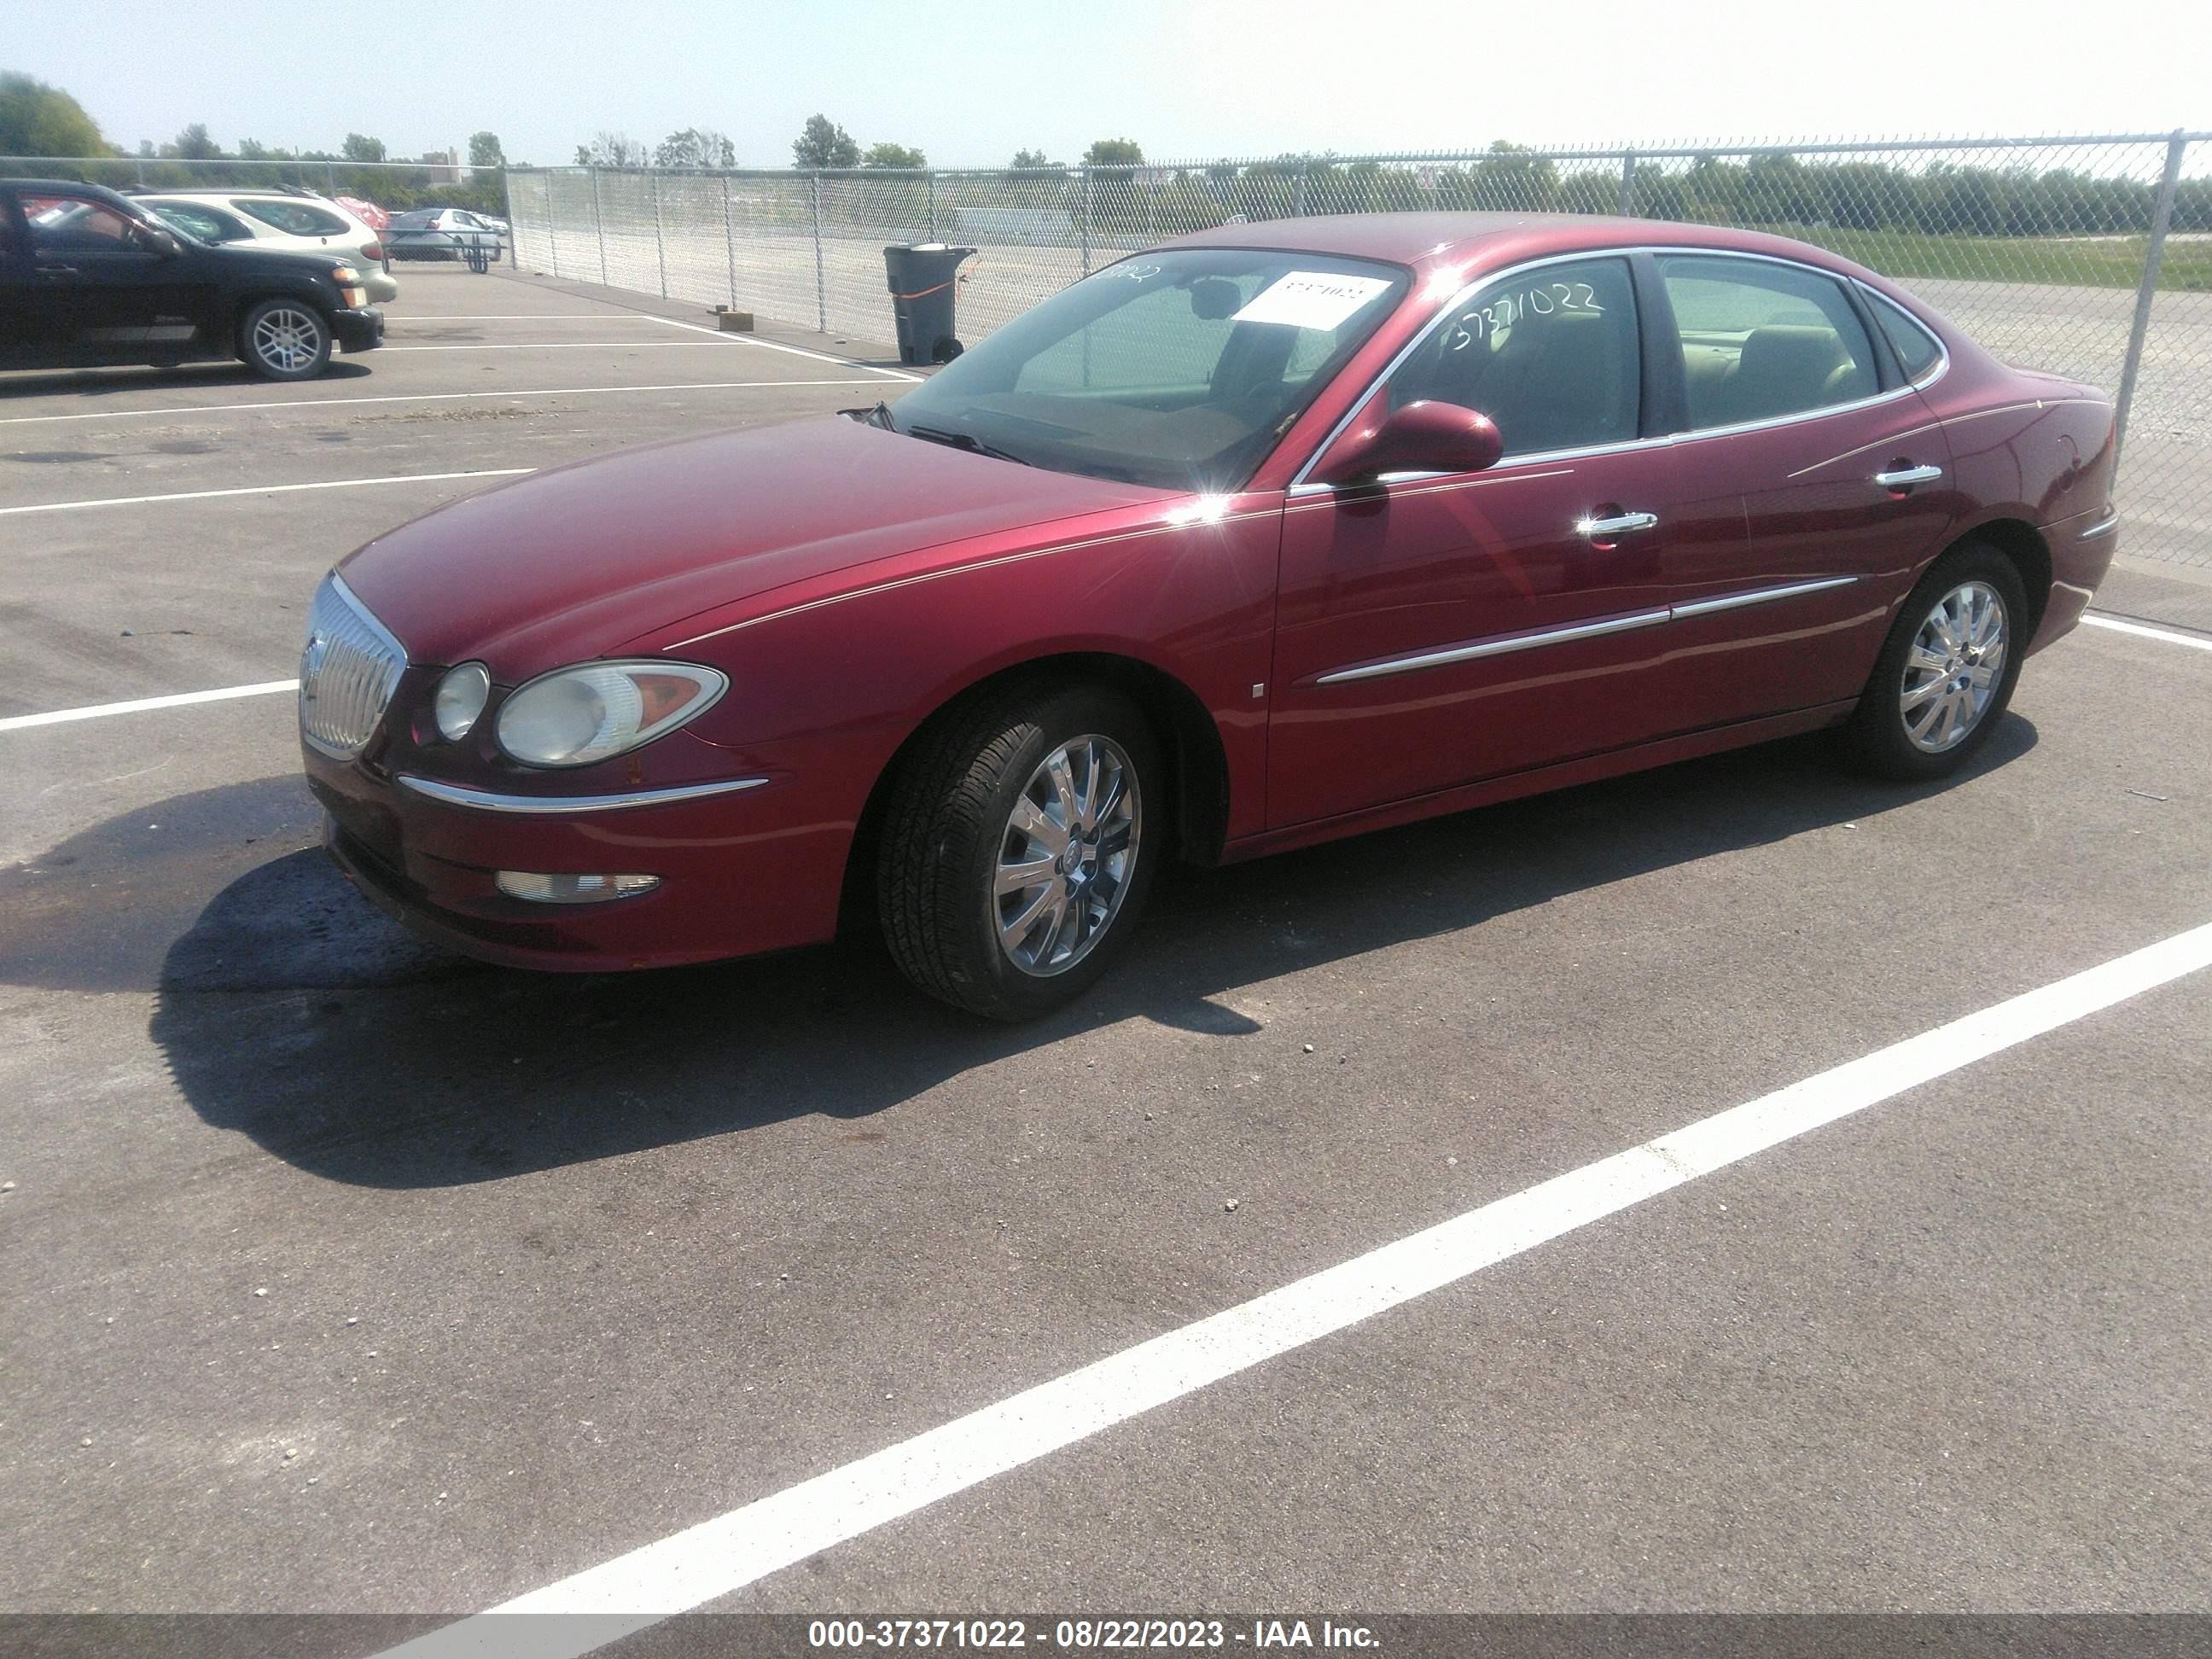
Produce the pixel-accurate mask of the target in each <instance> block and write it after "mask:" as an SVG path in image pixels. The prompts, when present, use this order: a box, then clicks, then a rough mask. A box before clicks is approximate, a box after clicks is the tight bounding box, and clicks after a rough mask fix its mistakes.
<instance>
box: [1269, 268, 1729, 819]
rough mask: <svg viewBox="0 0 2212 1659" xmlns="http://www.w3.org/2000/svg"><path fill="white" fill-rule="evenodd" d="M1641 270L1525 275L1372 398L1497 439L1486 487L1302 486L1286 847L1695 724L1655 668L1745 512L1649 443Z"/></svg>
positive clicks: (1428, 342) (1275, 716)
mask: <svg viewBox="0 0 2212 1659" xmlns="http://www.w3.org/2000/svg"><path fill="white" fill-rule="evenodd" d="M1641 352H1642V331H1641V329H1640V327H1639V323H1638V309H1637V303H1636V293H1635V285H1634V283H1633V282H1632V278H1631V276H1630V269H1629V262H1628V260H1627V259H1626V258H1620V257H1614V258H1585V259H1576V260H1571V261H1565V262H1553V263H1552V264H1546V265H1542V266H1537V267H1532V268H1526V269H1523V270H1521V271H1518V272H1508V273H1505V274H1504V275H1503V276H1500V277H1499V278H1498V279H1497V280H1495V281H1493V282H1492V283H1489V284H1486V286H1485V287H1484V288H1483V289H1480V290H1479V291H1477V292H1476V293H1475V294H1474V295H1473V296H1472V297H1471V299H1470V300H1469V301H1466V302H1463V303H1462V304H1460V305H1457V306H1455V307H1454V309H1453V311H1452V312H1451V313H1449V315H1447V316H1446V317H1445V318H1444V319H1443V320H1442V321H1441V322H1440V323H1439V324H1438V325H1437V326H1436V327H1435V328H1434V329H1433V330H1432V331H1431V333H1430V334H1429V335H1428V336H1427V337H1425V338H1424V340H1423V341H1422V342H1420V343H1419V344H1418V345H1416V347H1415V348H1414V349H1413V351H1412V352H1411V353H1410V354H1409V355H1408V356H1407V358H1406V360H1405V362H1403V363H1402V364H1401V366H1400V367H1399V368H1397V369H1396V370H1395V372H1394V374H1392V376H1391V378H1390V380H1389V383H1388V384H1387V385H1385V386H1383V387H1381V388H1379V389H1378V390H1377V391H1376V393H1375V394H1374V396H1375V397H1376V398H1389V399H1390V401H1391V402H1392V404H1393V405H1394V406H1397V405H1402V404H1406V403H1410V402H1413V401H1415V400H1417V399H1421V398H1431V399H1436V400H1440V401H1444V402H1450V403H1457V404H1464V405H1466V406H1468V407H1469V408H1474V409H1479V410H1482V411H1483V413H1485V414H1486V415H1488V416H1490V417H1491V418H1492V421H1493V422H1496V424H1497V426H1498V431H1499V434H1500V435H1501V436H1502V437H1503V438H1504V442H1505V451H1506V453H1505V459H1504V460H1503V461H1501V462H1500V463H1499V464H1498V465H1497V466H1495V467H1493V468H1492V469H1491V470H1490V471H1485V472H1480V473H1472V474H1463V475H1457V476H1451V477H1413V478H1402V479H1390V480H1386V481H1384V482H1383V483H1380V484H1378V485H1375V486H1371V487H1369V488H1366V489H1328V490H1317V489H1313V488H1311V487H1302V488H1301V489H1297V490H1294V492H1293V494H1292V495H1291V500H1290V501H1289V503H1288V505H1287V507H1286V510H1285V515H1284V531H1283V555H1282V578H1281V592H1280V599H1279V611H1278V623H1277V636H1276V647H1275V668H1274V684H1273V686H1272V687H1271V688H1270V691H1269V697H1268V702H1269V708H1270V710H1271V714H1270V719H1269V727H1268V757H1269V759H1268V775H1269V782H1268V811H1267V817H1268V823H1269V825H1270V827H1271V828H1279V827H1283V826H1285V825H1290V824H1295V823H1308V822H1311V821H1313V820H1316V819H1321V818H1327V817H1334V816H1336V815H1339V814H1341V813H1346V812H1352V811H1358V810H1359V809H1360V808H1362V807H1366V806H1372V805H1381V804H1383V803H1385V802H1389V801H1394V800H1401V799H1407V798H1410V797H1413V796H1418V795H1422V794H1426V793H1432V792H1435V791H1437V790H1442V789H1447V788H1450V787H1454V786H1455V785H1458V784H1462V783H1470V782H1474V781H1478V780H1480V779H1483V778H1487V777H1493V776H1497V775H1502V774H1505V773H1510V772H1516V771H1521V770H1523V769H1528V768H1531V767H1536V766H1541V765H1545V764H1547V763H1552V762H1556V761H1563V760H1568V759H1571V758H1574V757H1577V756H1581V755H1586V754H1590V753H1594V752H1596V751H1599V750H1607V749H1612V748H1618V747H1620V746H1623V745H1625V744H1632V743H1635V742H1638V741H1641V740H1643V739H1644V738H1650V737H1654V736H1657V735H1660V734H1662V733H1663V732H1668V731H1674V730H1680V729H1682V728H1683V726H1685V725H1686V724H1687V723H1689V722H1688V720H1687V717H1686V714H1684V712H1683V710H1682V709H1681V708H1679V707H1676V706H1675V705H1674V702H1670V700H1669V691H1668V685H1669V683H1670V677H1669V676H1668V675H1666V674H1664V673H1662V672H1661V671H1660V668H1661V665H1662V662H1663V659H1664V657H1665V653H1666V652H1667V650H1668V634H1669V631H1670V630H1669V629H1668V628H1667V627H1666V626H1665V625H1664V624H1665V623H1667V621H1668V601H1669V595H1670V592H1671V591H1672V589H1673V587H1674V586H1675V585H1676V583H1677V580H1678V577H1677V572H1678V571H1679V570H1680V568H1685V567H1695V566H1697V565H1698V564H1699V563H1700V562H1708V561H1710V562H1727V561H1729V560H1730V559H1734V558H1736V557H1740V556H1741V551H1742V544H1743V536H1744V523H1743V509H1742V502H1741V494H1740V492H1739V491H1738V490H1737V489H1735V487H1734V486H1733V483H1732V482H1730V481H1729V480H1727V479H1726V478H1724V477H1723V478H1720V479H1717V480H1715V479H1710V478H1706V479H1703V480H1701V479H1700V477H1699V475H1697V474H1696V473H1695V472H1693V471H1691V470H1687V469H1684V468H1682V467H1681V466H1680V465H1679V464H1678V463H1677V461H1676V460H1675V459H1674V458H1673V457H1671V456H1670V454H1669V453H1668V447H1666V446H1665V445H1664V444H1650V443H1648V442H1646V441H1644V439H1645V428H1646V424H1647V422H1646V421H1645V417H1644V412H1643V395H1642V393H1643V373H1642V356H1641Z"/></svg>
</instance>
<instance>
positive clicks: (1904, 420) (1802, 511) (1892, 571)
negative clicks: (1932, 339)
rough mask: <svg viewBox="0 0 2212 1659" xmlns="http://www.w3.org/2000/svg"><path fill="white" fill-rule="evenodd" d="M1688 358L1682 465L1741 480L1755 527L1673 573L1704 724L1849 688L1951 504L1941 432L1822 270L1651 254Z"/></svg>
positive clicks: (1689, 696) (1827, 698)
mask: <svg viewBox="0 0 2212 1659" xmlns="http://www.w3.org/2000/svg"><path fill="white" fill-rule="evenodd" d="M1651 258H1652V266H1653V268H1654V270H1655V272H1656V280H1657V286H1658V289H1659V290H1660V292H1661V294H1662V295H1663V300H1662V301H1661V303H1660V305H1659V306H1658V307H1657V308H1659V309H1662V310H1664V311H1666V312H1668V313H1671V316H1670V318H1669V321H1670V323H1671V326H1672V329H1673V339H1674V351H1673V355H1672V361H1673V363H1674V365H1675V366H1678V367H1679V369H1680V374H1681V391H1682V404H1683V425H1684V427H1685V430H1684V431H1683V432H1682V434H1681V435H1680V437H1679V438H1678V440H1677V441H1676V443H1675V445H1674V449H1675V452H1676V459H1677V462H1678V464H1679V465H1680V466H1681V467H1682V468H1683V469H1684V471H1697V472H1702V473H1705V474H1707V475H1709V476H1711V477H1715V478H1723V477H1725V478H1729V479H1732V480H1734V481H1735V484H1736V486H1737V488H1739V489H1741V491H1742V494H1743V501H1744V508H1745V516H1746V532H1747V533H1746V536H1745V538H1744V540H1743V542H1742V543H1741V544H1740V545H1739V546H1737V547H1735V548H1719V547H1714V548H1710V549H1707V550H1705V551H1704V552H1703V553H1702V554H1692V553H1690V552H1687V551H1685V552H1683V553H1682V554H1680V556H1678V558H1677V560H1676V562H1675V564H1674V568H1673V570H1672V571H1671V572H1670V576H1671V581H1670V591H1669V593H1668V600H1669V603H1670V604H1671V605H1673V607H1674V627H1673V629H1672V630H1671V631H1672V632H1673V634H1674V635H1675V639H1674V644H1675V646H1676V648H1677V650H1678V651H1679V652H1680V653H1681V654H1682V658H1683V660H1684V663H1685V666H1686V669H1687V670H1688V671H1687V672H1686V674H1685V675H1684V677H1683V678H1682V681H1681V684H1680V686H1679V688H1678V689H1679V693H1680V696H1681V697H1683V698H1684V699H1686V702H1687V703H1688V705H1689V706H1690V707H1691V708H1692V710H1693V711H1694V714H1695V716H1696V723H1697V724H1699V725H1717V724H1720V723H1722V722H1724V721H1730V720H1746V719H1752V718H1755V717H1757V716H1759V715H1762V714H1778V713H1781V712H1784V711H1786V710H1790V709H1796V708H1811V707H1814V706H1816V705H1819V704H1822V703H1827V702H1840V701H1842V700H1844V699H1846V698H1850V697H1856V696H1857V695H1858V694H1859V692H1860V690H1862V689H1863V685H1864V684H1865V681H1866V677H1867V675H1868V674H1869V672H1871V671H1872V669H1873V665H1874V659H1875V653H1877V652H1878V651H1879V650H1880V649H1881V639H1882V635H1883V634H1884V633H1885V632H1886V630H1887V623H1888V619H1889V607H1890V606H1891V605H1893V604H1894V603H1895V602H1896V601H1897V599H1899V597H1901V596H1902V594H1903V593H1904V592H1905V590H1906V589H1907V588H1908V587H1909V586H1911V580H1912V576H1913V573H1914V572H1915V570H1916V569H1917V567H1918V566H1919V565H1920V564H1922V563H1923V562H1925V561H1926V560H1927V559H1928V558H1929V557H1930V556H1932V555H1933V554H1934V553H1935V552H1936V550H1938V549H1940V548H1941V547H1942V544H1943V543H1944V541H1945V540H1946V539H1947V538H1948V532H1949V531H1950V527H1951V526H1952V524H1953V522H1954V519H1955V516H1956V503H1955V497H1954V495H1953V493H1952V491H1951V489H1950V488H1949V483H1948V477H1949V471H1950V466H1951V453H1950V448H1949V445H1948V441H1947V440H1946V439H1945V437H1944V435H1943V431H1942V428H1941V427H1940V426H1939V425H1937V424H1936V421H1935V420H1934V418H1933V416H1931V414H1930V413H1929V410H1928V408H1927V406H1926V405H1925V404H1923V402H1922V401H1921V398H1920V396H1919V393H1918V392H1917V391H1916V390H1915V389H1914V387H1913V386H1911V385H1910V384H1908V383H1907V382H1906V381H1905V379H1904V377H1903V376H1902V374H1900V373H1899V368H1898V362H1897V359H1896V356H1895V354H1894V353H1893V352H1892V351H1888V350H1885V349H1883V348H1882V347H1881V344H1880V343H1879V341H1878V339H1877V337H1876V334H1875V331H1874V330H1873V329H1871V328H1869V325H1868V317H1867V314H1866V313H1865V312H1864V311H1863V306H1862V302H1861V301H1859V300H1858V299H1857V296H1856V295H1854V294H1853V293H1852V292H1851V291H1850V289H1847V288H1846V286H1845V284H1844V283H1842V282H1840V281H1838V279H1837V278H1835V277H1834V276H1830V275H1829V274H1828V273H1827V272H1826V271H1822V270H1815V269H1814V268H1812V267H1810V266H1808V265H1801V264H1795V263H1793V262H1790V261H1787V260H1781V259H1773V258H1764V257H1755V256H1751V255H1740V254H1720V253H1715V252H1708V251H1698V252H1665V251H1661V252H1656V253H1654V254H1653V255H1652V256H1651Z"/></svg>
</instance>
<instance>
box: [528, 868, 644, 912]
mask: <svg viewBox="0 0 2212 1659" xmlns="http://www.w3.org/2000/svg"><path fill="white" fill-rule="evenodd" d="M497 879H498V884H499V890H500V891H501V892H502V893H504V894H506V895H507V897H509V898H519V899H528V900H530V901H531V902H532V903H533V904H597V903H598V902H600V901H601V900H602V899H618V898H633V897H635V896H637V895H638V894H640V893H649V892H651V891H652V890H653V889H654V888H656V887H658V886H659V885H660V878H659V876H541V875H533V874H532V872H529V871H527V870H502V871H501V872H499V876H498V878H497Z"/></svg>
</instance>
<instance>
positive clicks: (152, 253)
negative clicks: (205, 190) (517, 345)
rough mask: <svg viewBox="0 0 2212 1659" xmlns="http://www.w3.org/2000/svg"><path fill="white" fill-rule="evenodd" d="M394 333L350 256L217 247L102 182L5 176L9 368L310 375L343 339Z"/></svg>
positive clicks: (0, 289) (0, 215) (0, 361)
mask: <svg viewBox="0 0 2212 1659" xmlns="http://www.w3.org/2000/svg"><path fill="white" fill-rule="evenodd" d="M383 339H384V316H383V313H380V312H379V311H377V310H375V309H374V307H371V306H370V305H369V304H368V295H366V294H365V293H364V292H362V277H361V272H360V271H359V270H356V268H355V267H354V266H352V265H349V264H346V263H344V262H343V260H342V259H337V258H325V257H324V256H322V255H319V254H313V253H276V252H256V251H254V250H253V249H252V248H250V247H241V246H223V247H212V246H209V245H208V244H206V243H204V242H198V241H194V240H191V238H189V237H185V236H182V235H179V234H178V233H176V232H175V231H173V230H171V229H169V228H167V227H166V226H163V225H160V224H156V223H155V222H154V221H153V220H152V219H150V218H149V217H148V216H147V215H146V210H144V209H143V208H142V207H140V206H139V205H138V204H137V203H135V202H133V201H131V199H130V198H129V197H125V196H118V195H117V194H116V193H115V192H114V191H112V190H102V189H101V188H100V186H99V185H81V184H74V183H70V182H69V181H67V180H63V179H0V368H68V367H73V366H75V365H77V364H81V363H116V362H123V363H176V362H190V361H192V360H194V359H198V358H209V357H236V358H239V359H240V360H241V361H243V362H245V363H246V364H247V365H248V366H249V367H250V368H254V369H257V370H258V371H259V372H260V373H261V374H265V375H267V376H268V377H269V378H270V380H309V379H312V378H313V376H315V375H317V374H321V373H322V372H323V369H324V368H325V365H327V364H328V363H329V362H330V360H331V348H332V346H333V345H335V346H337V347H340V348H343V349H345V350H347V351H368V350H370V349H374V347H376V346H378V345H380V344H381V343H383Z"/></svg>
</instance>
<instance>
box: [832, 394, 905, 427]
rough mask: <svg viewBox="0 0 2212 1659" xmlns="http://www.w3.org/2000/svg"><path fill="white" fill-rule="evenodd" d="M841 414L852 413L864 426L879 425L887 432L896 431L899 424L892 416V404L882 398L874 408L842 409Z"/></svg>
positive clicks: (839, 411)
mask: <svg viewBox="0 0 2212 1659" xmlns="http://www.w3.org/2000/svg"><path fill="white" fill-rule="evenodd" d="M837 412H838V413H839V414H840V415H850V416H853V417H854V419H855V420H857V421H859V422H860V424H861V425H863V426H879V427H881V428H884V431H886V432H896V431H897V430H898V429H899V424H898V422H896V421H895V420H893V419H892V418H891V406H890V404H887V403H884V402H882V401H880V400H878V403H877V404H876V406H875V407H874V408H873V409H841V410H838V411H837Z"/></svg>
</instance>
